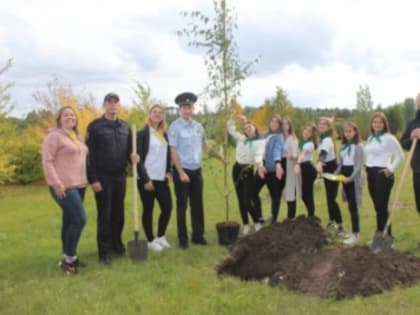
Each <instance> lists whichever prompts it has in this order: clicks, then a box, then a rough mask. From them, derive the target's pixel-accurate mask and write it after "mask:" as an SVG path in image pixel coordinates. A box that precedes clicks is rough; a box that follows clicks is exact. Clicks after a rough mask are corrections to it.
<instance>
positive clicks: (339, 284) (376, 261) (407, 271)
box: [217, 217, 420, 299]
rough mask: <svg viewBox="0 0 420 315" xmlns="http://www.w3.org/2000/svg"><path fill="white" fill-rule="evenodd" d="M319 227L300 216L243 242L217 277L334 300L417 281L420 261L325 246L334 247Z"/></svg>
mask: <svg viewBox="0 0 420 315" xmlns="http://www.w3.org/2000/svg"><path fill="white" fill-rule="evenodd" d="M320 223H321V222H320V220H319V219H318V218H305V217H298V218H296V219H295V220H286V221H284V222H283V223H276V224H273V225H270V226H268V227H266V228H263V229H261V230H260V231H259V232H258V233H255V234H252V235H249V236H246V237H243V238H241V239H239V240H238V241H237V242H236V243H235V244H233V245H232V246H231V247H230V248H229V254H228V256H227V257H225V258H224V259H223V260H222V261H221V263H220V264H219V265H218V267H217V272H218V274H219V275H233V276H237V277H239V278H241V279H243V280H263V279H268V280H269V283H270V284H271V285H282V284H283V285H286V286H287V287H288V288H289V289H292V290H296V291H298V292H302V293H307V294H314V295H319V296H322V297H335V298H338V299H341V298H347V297H351V296H354V295H363V296H367V295H371V294H375V293H380V292H383V291H384V290H388V289H390V288H392V287H394V286H396V285H401V286H408V285H411V284H413V283H415V282H417V281H419V280H420V258H419V257H416V256H414V255H410V254H407V253H401V252H399V251H396V250H393V251H391V252H390V253H376V254H374V253H372V252H371V250H370V249H369V248H368V247H366V246H364V247H361V246H354V247H350V248H345V247H342V246H335V247H332V246H326V245H328V244H332V243H331V241H330V240H329V238H328V234H327V233H326V232H325V230H324V229H323V228H322V226H321V224H320ZM328 247H332V248H328Z"/></svg>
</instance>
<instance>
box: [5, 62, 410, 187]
mask: <svg viewBox="0 0 420 315" xmlns="http://www.w3.org/2000/svg"><path fill="white" fill-rule="evenodd" d="M10 66H11V61H8V62H7V64H6V65H5V66H4V67H3V68H1V69H0V70H1V71H0V76H1V75H2V74H3V73H4V72H5V71H7V69H9V68H10ZM0 78H1V77H0ZM12 85H13V83H10V82H9V83H4V82H2V81H1V80H0V143H2V146H0V184H5V183H20V184H27V183H30V182H33V181H37V180H40V179H42V178H43V175H42V169H41V155H40V151H41V144H42V141H43V139H44V137H45V135H46V134H47V133H48V129H49V128H52V127H54V126H55V125H56V122H55V115H56V113H57V111H58V109H59V108H60V107H61V106H67V105H68V106H71V107H73V108H74V109H75V111H76V113H77V116H78V120H79V130H80V132H81V133H82V135H84V134H85V132H86V127H87V125H88V123H89V122H90V121H91V120H93V119H94V118H96V117H98V116H100V115H101V114H102V111H101V109H100V108H98V107H97V106H96V105H95V104H96V101H95V99H94V98H93V97H92V96H91V95H90V94H88V93H86V92H85V93H83V94H78V93H76V92H75V91H74V90H73V88H72V87H71V85H64V84H62V83H61V82H60V81H59V80H57V79H54V80H52V81H51V82H49V83H47V90H46V92H37V93H35V94H34V95H33V100H34V104H35V107H36V109H34V110H32V111H31V112H29V113H27V114H26V116H25V117H24V118H15V117H13V116H11V115H10V114H11V111H12V109H13V105H12V104H13V102H12V99H11V97H10V94H9V89H10V87H11V86H12ZM133 95H134V96H133V98H132V100H131V104H129V105H125V106H123V108H122V110H121V114H120V117H121V118H122V119H124V120H126V121H127V122H128V123H130V124H131V123H135V124H136V125H137V126H139V127H140V126H142V125H144V123H145V120H146V117H147V113H148V111H149V108H150V106H151V104H153V103H161V104H162V102H161V101H159V100H158V99H157V98H154V97H153V96H152V91H151V88H150V87H149V86H147V85H146V84H141V83H139V82H136V83H135V84H134V86H133ZM163 105H167V104H163ZM168 108H169V109H168V111H167V120H168V121H169V122H170V121H172V120H173V119H175V118H176V117H177V114H176V111H174V110H173V108H172V107H170V106H168ZM230 108H231V109H232V110H233V111H234V112H236V113H238V114H244V115H246V116H247V117H248V118H249V119H250V120H251V121H253V122H254V123H255V125H256V126H257V128H258V129H259V131H261V132H263V131H265V130H266V129H267V124H268V121H269V118H270V117H271V116H272V115H273V114H280V115H281V116H288V117H290V118H291V119H292V121H293V123H294V126H295V129H296V133H297V135H300V134H301V130H302V127H303V125H304V124H305V123H306V122H307V121H317V120H318V118H319V117H321V116H329V117H335V124H336V131H337V133H338V134H340V131H341V130H340V126H341V124H342V122H344V121H347V120H352V121H354V122H356V123H357V124H358V125H359V127H360V129H361V134H362V137H363V138H366V137H367V135H368V134H369V120H370V117H371V115H372V113H373V112H375V111H383V112H385V114H386V115H387V117H388V119H389V122H390V126H391V130H392V132H393V133H394V134H396V135H399V133H401V132H402V130H403V129H404V128H405V124H406V122H407V121H408V120H409V119H411V118H412V117H413V116H414V114H415V110H416V108H415V100H414V99H413V98H406V99H404V100H403V101H401V102H400V103H396V104H391V105H390V106H386V107H382V106H381V105H377V106H373V101H372V97H371V96H370V92H369V87H368V86H367V85H365V86H360V87H359V91H357V93H356V106H355V108H354V109H347V108H341V107H336V108H310V107H297V106H295V105H294V104H293V103H292V102H291V101H290V99H289V98H288V96H287V93H286V92H285V90H284V89H282V88H281V87H277V88H276V91H275V93H274V95H273V96H272V97H268V98H267V99H266V100H265V101H264V102H263V104H261V105H260V106H259V107H250V106H242V105H241V104H240V103H239V102H237V101H236V100H232V101H231V104H230ZM224 116H225V110H224V108H218V109H216V110H210V109H209V108H208V107H206V106H204V107H203V109H201V110H200V112H199V113H197V115H196V117H197V120H199V121H200V122H201V123H202V124H203V126H204V127H205V129H206V132H207V137H208V139H209V140H210V141H214V142H215V143H216V144H220V145H222V144H223V143H224V130H225V126H224V124H225V117H224ZM229 145H230V146H232V145H233V143H231V141H229Z"/></svg>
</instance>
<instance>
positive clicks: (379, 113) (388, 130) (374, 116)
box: [370, 112, 390, 134]
mask: <svg viewBox="0 0 420 315" xmlns="http://www.w3.org/2000/svg"><path fill="white" fill-rule="evenodd" d="M377 117H379V118H381V119H382V122H383V123H384V129H383V130H382V131H383V132H390V129H389V122H388V119H387V118H386V116H385V114H384V113H382V112H376V113H374V114H373V116H372V118H371V119H370V133H372V134H373V133H375V131H374V130H373V127H372V123H373V120H374V119H375V118H377Z"/></svg>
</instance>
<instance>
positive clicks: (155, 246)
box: [147, 239, 163, 252]
mask: <svg viewBox="0 0 420 315" xmlns="http://www.w3.org/2000/svg"><path fill="white" fill-rule="evenodd" d="M147 247H148V248H150V249H151V250H153V251H155V252H161V251H162V250H163V247H162V246H161V245H160V244H159V243H158V242H157V239H154V240H153V241H151V242H149V243H147Z"/></svg>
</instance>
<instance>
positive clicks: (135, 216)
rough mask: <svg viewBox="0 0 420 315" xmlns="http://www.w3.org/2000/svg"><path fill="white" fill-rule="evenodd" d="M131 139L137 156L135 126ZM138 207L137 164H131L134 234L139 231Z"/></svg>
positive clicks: (132, 129) (134, 126)
mask: <svg viewBox="0 0 420 315" xmlns="http://www.w3.org/2000/svg"><path fill="white" fill-rule="evenodd" d="M131 139H132V149H133V154H137V130H136V125H135V124H133V125H132V126H131ZM137 208H138V205H137V164H135V163H133V215H134V232H137V233H138V231H139V218H138V213H137V211H138V209H137Z"/></svg>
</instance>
